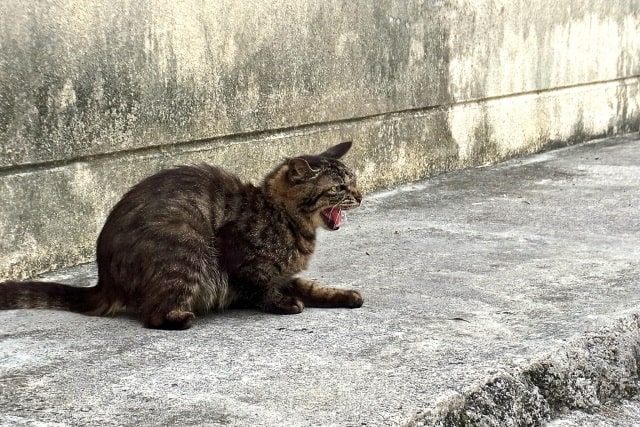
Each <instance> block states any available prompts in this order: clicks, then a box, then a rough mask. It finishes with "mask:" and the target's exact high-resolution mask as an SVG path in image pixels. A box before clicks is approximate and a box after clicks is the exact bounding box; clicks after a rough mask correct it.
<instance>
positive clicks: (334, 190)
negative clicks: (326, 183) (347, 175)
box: [329, 185, 343, 193]
mask: <svg viewBox="0 0 640 427" xmlns="http://www.w3.org/2000/svg"><path fill="white" fill-rule="evenodd" d="M342 187H343V186H342V185H334V186H333V187H331V188H330V189H329V192H330V193H339V192H340V191H341V190H342Z"/></svg>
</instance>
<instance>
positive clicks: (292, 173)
mask: <svg viewBox="0 0 640 427" xmlns="http://www.w3.org/2000/svg"><path fill="white" fill-rule="evenodd" d="M350 148H351V141H349V142H343V143H341V144H338V145H334V146H333V147H331V148H329V149H328V150H326V151H324V152H322V153H320V154H317V155H305V156H299V157H294V158H291V159H288V160H287V161H285V162H284V163H283V164H281V165H280V166H279V167H278V168H276V169H275V170H274V171H273V172H272V173H271V174H270V175H269V176H268V177H267V178H266V179H265V183H264V186H265V187H266V189H267V191H268V192H269V194H270V195H271V197H272V198H273V199H274V201H276V202H278V203H279V204H281V205H283V206H285V207H286V209H287V210H288V211H289V212H290V213H291V214H294V215H295V216H296V217H302V218H305V219H306V220H308V221H309V223H310V224H311V225H312V227H313V228H318V227H323V228H326V229H328V230H337V229H338V228H340V225H341V222H342V211H344V210H348V209H353V208H356V207H358V206H360V202H361V201H362V193H361V192H360V190H359V189H358V187H357V186H356V176H355V174H354V173H353V172H351V171H350V170H349V169H348V168H347V167H346V166H345V165H344V163H342V162H341V161H340V160H339V159H340V158H341V157H342V156H344V155H345V154H346V153H347V151H349V149H350Z"/></svg>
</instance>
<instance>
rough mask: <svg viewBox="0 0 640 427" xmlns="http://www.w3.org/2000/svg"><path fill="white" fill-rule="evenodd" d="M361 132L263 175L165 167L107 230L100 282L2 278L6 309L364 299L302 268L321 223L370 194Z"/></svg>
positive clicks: (121, 206)
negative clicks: (352, 162)
mask: <svg viewBox="0 0 640 427" xmlns="http://www.w3.org/2000/svg"><path fill="white" fill-rule="evenodd" d="M350 147H351V142H345V143H342V144H338V145H336V146H334V147H332V148H330V149H329V150H327V151H325V152H323V153H321V154H319V155H315V156H301V157H296V158H292V159H288V160H286V161H284V162H283V163H282V164H280V165H279V166H278V167H276V168H275V169H274V170H273V171H272V172H271V173H270V174H269V175H267V177H266V178H265V179H264V181H263V183H262V185H261V186H259V187H258V186H254V185H252V184H247V183H242V182H241V181H239V180H238V179H237V178H236V177H234V176H233V175H230V174H228V173H227V172H225V171H223V170H221V169H219V168H216V167H213V166H209V165H200V166H182V167H177V168H174V169H169V170H165V171H162V172H160V173H158V174H156V175H153V176H151V177H149V178H147V179H145V180H143V181H142V182H140V183H139V184H137V185H136V186H134V187H133V188H132V189H131V190H130V191H129V192H128V193H127V194H126V195H125V196H124V197H123V198H122V199H121V200H120V201H119V202H118V203H117V204H116V205H115V206H114V208H113V209H112V211H111V213H110V214H109V216H108V218H107V220H106V222H105V225H104V227H103V229H102V232H101V233H100V236H99V237H98V242H97V263H98V283H97V285H96V286H94V287H88V288H78V287H72V286H67V285H62V284H57V283H44V282H5V283H2V284H0V309H17V308H55V309H62V310H70V311H74V312H78V313H84V314H88V315H114V314H117V313H121V312H124V311H128V312H132V313H136V314H137V315H138V316H139V318H140V319H141V321H142V322H143V324H144V325H145V326H146V327H151V328H162V329H186V328H189V327H190V326H191V325H192V323H193V321H194V319H195V315H196V314H201V313H206V312H208V311H212V310H221V309H224V308H227V307H231V306H243V307H254V308H257V309H260V310H263V311H267V312H273V313H282V314H294V313H299V312H301V311H302V310H303V309H304V307H305V306H307V307H351V308H353V307H360V306H361V305H362V302H363V300H362V297H361V295H360V294H359V293H358V292H356V291H349V290H340V289H335V288H328V287H324V286H321V285H319V284H316V283H313V282H311V281H309V280H305V279H301V278H297V277H295V275H296V274H297V273H299V272H300V271H302V270H304V269H305V268H306V267H307V265H308V262H309V258H310V256H311V254H312V253H313V251H314V248H315V240H316V230H317V229H318V228H320V227H324V228H327V229H337V228H338V227H339V225H340V212H341V211H342V210H346V209H351V208H354V207H357V206H358V205H359V204H360V201H361V199H362V196H361V194H360V192H359V190H358V189H357V186H356V179H355V176H354V174H353V173H352V172H351V171H349V169H348V168H347V167H346V166H345V165H344V164H343V163H342V162H340V161H339V159H340V158H341V157H342V156H343V155H344V154H345V153H346V152H347V151H348V150H349V148H350Z"/></svg>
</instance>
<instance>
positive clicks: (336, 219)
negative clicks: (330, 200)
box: [325, 208, 342, 228]
mask: <svg viewBox="0 0 640 427" xmlns="http://www.w3.org/2000/svg"><path fill="white" fill-rule="evenodd" d="M325 212H326V215H327V218H329V223H330V225H331V226H332V227H333V228H338V227H340V223H341V221H342V211H341V210H340V208H333V209H327V210H326V211H325Z"/></svg>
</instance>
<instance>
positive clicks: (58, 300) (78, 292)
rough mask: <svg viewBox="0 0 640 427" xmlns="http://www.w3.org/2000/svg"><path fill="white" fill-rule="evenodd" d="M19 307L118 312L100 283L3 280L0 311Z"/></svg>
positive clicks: (95, 312)
mask: <svg viewBox="0 0 640 427" xmlns="http://www.w3.org/2000/svg"><path fill="white" fill-rule="evenodd" d="M20 308H53V309H58V310H67V311H73V312H76V313H83V314H88V315H94V316H101V315H106V314H113V313H114V312H115V311H116V310H115V309H116V307H114V304H110V303H109V302H108V301H107V299H106V298H105V297H104V295H103V292H102V286H101V285H100V283H98V285H97V286H92V287H79V286H69V285H63V284H61V283H53V282H4V283H0V310H11V309H20ZM118 311H119V310H118Z"/></svg>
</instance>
